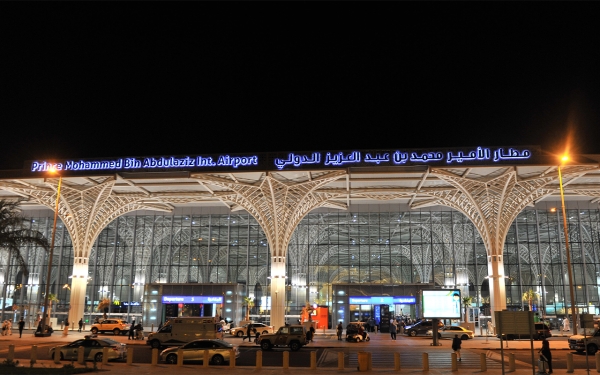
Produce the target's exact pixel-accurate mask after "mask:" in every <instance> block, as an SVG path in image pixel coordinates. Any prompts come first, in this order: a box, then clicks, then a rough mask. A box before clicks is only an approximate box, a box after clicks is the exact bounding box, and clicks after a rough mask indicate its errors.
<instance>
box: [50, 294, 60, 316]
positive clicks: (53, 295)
mask: <svg viewBox="0 0 600 375" xmlns="http://www.w3.org/2000/svg"><path fill="white" fill-rule="evenodd" d="M58 301H59V299H58V297H57V296H56V294H54V293H50V294H48V318H50V314H51V313H52V302H58Z"/></svg>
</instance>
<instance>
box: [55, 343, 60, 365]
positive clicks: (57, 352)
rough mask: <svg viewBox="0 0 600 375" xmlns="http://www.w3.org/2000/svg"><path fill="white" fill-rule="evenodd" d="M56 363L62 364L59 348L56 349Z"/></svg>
mask: <svg viewBox="0 0 600 375" xmlns="http://www.w3.org/2000/svg"><path fill="white" fill-rule="evenodd" d="M54 363H56V364H59V363H60V349H59V347H58V346H57V347H56V348H55V349H54Z"/></svg>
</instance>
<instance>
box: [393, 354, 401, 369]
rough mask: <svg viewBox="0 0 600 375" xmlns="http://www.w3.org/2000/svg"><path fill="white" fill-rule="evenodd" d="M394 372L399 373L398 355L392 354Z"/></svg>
mask: <svg viewBox="0 0 600 375" xmlns="http://www.w3.org/2000/svg"><path fill="white" fill-rule="evenodd" d="M394 371H400V353H394Z"/></svg>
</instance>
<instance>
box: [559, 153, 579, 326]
mask: <svg viewBox="0 0 600 375" xmlns="http://www.w3.org/2000/svg"><path fill="white" fill-rule="evenodd" d="M567 160H569V157H568V156H566V155H565V156H563V157H562V163H561V165H559V166H558V182H559V185H560V202H561V205H562V215H563V226H564V232H565V249H566V255H567V273H568V275H569V292H570V294H571V320H572V321H573V334H574V335H576V334H577V322H576V321H575V319H577V305H576V304H575V288H574V286H573V271H572V267H571V250H570V249H569V228H568V226H567V212H566V210H565V192H564V189H563V182H562V172H561V167H562V165H563V164H564V163H565V162H566V161H567Z"/></svg>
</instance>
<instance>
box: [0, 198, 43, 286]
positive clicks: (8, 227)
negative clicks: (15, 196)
mask: <svg viewBox="0 0 600 375" xmlns="http://www.w3.org/2000/svg"><path fill="white" fill-rule="evenodd" d="M22 224H23V217H22V216H21V215H20V213H19V202H9V201H5V200H0V250H6V251H8V252H9V254H12V255H13V256H14V257H15V259H16V260H17V263H18V264H19V268H20V269H21V271H23V275H24V276H28V275H29V270H28V269H27V264H26V263H25V259H23V255H21V246H23V245H25V244H33V245H38V246H40V247H43V248H44V249H45V250H46V251H48V249H49V248H50V246H49V245H48V239H46V237H44V235H43V234H42V233H41V232H39V231H37V230H32V229H22V228H21V227H22Z"/></svg>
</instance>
